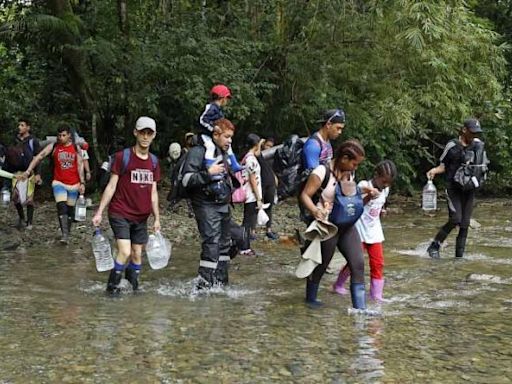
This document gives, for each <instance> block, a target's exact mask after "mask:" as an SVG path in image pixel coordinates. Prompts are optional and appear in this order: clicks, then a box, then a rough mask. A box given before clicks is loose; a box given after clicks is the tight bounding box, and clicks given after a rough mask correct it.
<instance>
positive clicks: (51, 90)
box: [0, 0, 512, 192]
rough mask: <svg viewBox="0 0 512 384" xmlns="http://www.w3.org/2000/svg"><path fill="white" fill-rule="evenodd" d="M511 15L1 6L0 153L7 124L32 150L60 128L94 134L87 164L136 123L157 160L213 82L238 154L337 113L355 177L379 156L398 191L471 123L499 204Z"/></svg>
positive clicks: (471, 6) (66, 2) (171, 4)
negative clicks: (150, 120)
mask: <svg viewBox="0 0 512 384" xmlns="http://www.w3.org/2000/svg"><path fill="white" fill-rule="evenodd" d="M511 12H512V1H484V0H482V1H476V0H475V1H462V0H453V1H440V0H425V1H417V0H388V1H377V0H370V1H361V0H352V1H350V0H345V1H344V0H309V1H308V0H289V1H284V0H251V1H249V0H233V1H228V0H215V1H213V0H202V1H190V0H139V1H127V0H116V1H114V0H47V1H37V0H32V1H26V0H25V1H1V0H0V24H1V29H0V62H1V63H2V65H1V68H0V93H1V95H2V102H1V103H0V127H1V131H0V140H2V141H4V142H8V141H9V138H10V136H11V135H12V133H13V132H14V131H15V127H16V120H17V118H18V117H19V116H29V117H30V118H31V119H32V120H33V126H34V128H35V129H36V134H37V135H38V136H39V137H43V136H45V135H47V134H52V133H54V131H55V126H56V124H57V123H59V122H63V121H64V122H67V123H70V124H71V125H73V126H74V127H76V128H77V129H78V130H79V131H80V132H81V133H82V134H83V135H84V136H86V137H87V138H89V139H91V136H92V130H93V128H94V129H95V130H96V132H97V137H98V143H97V145H96V147H95V148H96V151H95V152H94V153H93V154H92V155H93V156H95V157H99V158H101V157H104V155H105V152H106V148H107V144H106V143H110V142H112V139H113V137H114V136H119V135H121V136H125V137H128V138H129V136H130V134H131V129H132V127H133V123H134V120H135V119H136V118H137V116H139V115H142V114H146V115H149V116H153V117H155V119H156V120H157V122H158V128H159V133H158V140H157V141H156V144H157V148H156V151H157V152H159V153H160V154H161V155H163V154H164V153H165V152H166V148H167V146H168V144H169V143H170V142H171V141H181V138H182V137H183V134H184V133H185V132H187V131H189V130H192V129H194V126H195V121H196V120H197V117H198V115H199V113H200V111H201V109H202V108H203V106H204V103H205V102H206V101H207V93H208V90H209V88H210V87H211V86H212V84H214V83H216V82H223V83H226V84H228V85H229V86H230V87H231V89H232V90H233V92H234V95H235V97H234V99H233V101H232V103H231V104H230V106H229V108H228V109H227V111H226V113H227V115H228V117H229V118H230V119H232V120H233V121H234V122H235V123H236V125H237V129H238V131H237V134H236V139H237V145H238V144H240V143H241V142H243V137H244V136H245V134H246V133H248V132H250V131H255V132H258V133H260V134H262V135H264V136H265V135H272V136H275V137H277V138H278V139H283V138H285V137H286V136H288V135H289V134H290V133H292V132H295V133H299V134H307V133H308V132H311V131H312V130H314V129H315V128H316V125H315V123H314V121H315V120H316V119H317V116H318V113H319V111H320V110H322V109H326V108H333V107H336V106H340V107H342V108H344V109H345V110H346V112H347V116H348V124H347V127H346V130H345V132H344V135H343V137H345V138H347V137H356V138H359V139H360V140H361V141H362V142H363V143H364V145H365V147H366V149H367V152H368V158H369V161H367V162H366V164H365V166H364V167H363V169H362V172H363V173H364V174H365V175H367V174H368V172H369V170H370V169H371V166H372V164H374V163H375V162H376V161H379V160H380V159H382V158H391V159H393V160H394V161H395V162H396V163H397V165H398V167H399V170H400V175H401V177H400V180H399V187H400V188H401V190H402V191H404V192H406V191H410V190H412V189H413V188H415V187H417V186H418V185H419V184H421V183H423V182H424V180H425V177H424V173H425V171H426V170H427V169H428V168H429V167H430V166H431V165H432V164H434V163H435V162H436V158H437V157H438V156H439V154H440V152H441V149H442V147H443V146H444V143H445V142H446V140H447V139H448V138H449V137H452V136H454V135H455V134H456V129H457V128H458V127H459V126H460V123H461V122H462V121H463V120H464V119H465V118H466V117H470V116H476V117H479V118H480V119H481V122H482V126H483V127H484V129H485V132H486V134H485V140H486V142H487V145H488V148H490V150H489V152H490V157H491V160H492V164H493V177H492V180H491V183H489V184H488V186H492V187H493V190H494V191H497V190H499V191H502V192H505V191H507V188H508V189H510V187H508V186H509V185H512V184H511V182H512V171H511V169H512V155H511V153H510V150H509V148H510V142H511V129H510V127H509V125H508V121H509V118H510V113H511V111H510V107H509V98H510V96H509V92H510V82H511V79H512V76H511V73H512V72H511V69H512V67H511V65H510V59H511V58H512V55H511V53H510V51H509V50H508V49H507V48H508V42H509V40H510V39H511V38H512V21H511V20H512V19H511V18H510V17H509V16H510V14H511ZM507 15H508V16H507ZM488 188H489V187H488Z"/></svg>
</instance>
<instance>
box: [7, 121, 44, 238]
mask: <svg viewBox="0 0 512 384" xmlns="http://www.w3.org/2000/svg"><path fill="white" fill-rule="evenodd" d="M30 130H31V123H30V121H29V120H28V119H26V118H20V119H19V120H18V134H17V135H16V137H15V139H14V143H13V145H11V146H10V147H9V148H8V149H7V152H6V159H5V162H6V167H5V168H6V170H7V171H9V172H11V173H20V172H25V171H26V170H27V168H28V166H29V165H30V162H31V161H32V159H33V158H34V156H35V155H37V154H38V153H39V152H40V149H41V148H40V145H39V140H37V139H36V138H35V137H34V136H33V135H32V133H31V132H30ZM41 183H42V180H41V167H40V166H38V167H36V168H35V169H34V173H32V174H30V176H29V177H28V179H27V181H25V182H21V181H19V180H17V179H13V191H12V201H13V203H14V206H15V207H16V211H17V212H18V222H17V224H16V228H18V229H23V228H26V229H28V230H30V229H32V222H33V219H34V192H35V186H36V184H37V185H40V184H41ZM24 206H26V207H27V216H26V218H25V211H24V209H23V207H24Z"/></svg>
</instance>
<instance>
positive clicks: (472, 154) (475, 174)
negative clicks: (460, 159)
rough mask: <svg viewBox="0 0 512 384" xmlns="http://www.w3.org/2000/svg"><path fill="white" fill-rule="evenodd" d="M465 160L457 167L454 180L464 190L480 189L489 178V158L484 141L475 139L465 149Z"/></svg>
mask: <svg viewBox="0 0 512 384" xmlns="http://www.w3.org/2000/svg"><path fill="white" fill-rule="evenodd" d="M464 160H465V162H464V163H463V164H462V165H461V166H460V167H459V168H458V169H457V171H456V172H455V176H454V177H453V180H454V181H455V183H457V184H458V185H459V187H460V188H462V190H464V191H471V190H474V189H478V188H480V187H481V186H482V184H484V183H485V181H486V180H487V174H488V172H489V167H488V166H489V159H488V158H487V153H486V152H485V144H484V142H483V141H481V140H478V139H475V140H473V142H472V143H471V145H469V146H468V147H467V148H466V149H465V150H464Z"/></svg>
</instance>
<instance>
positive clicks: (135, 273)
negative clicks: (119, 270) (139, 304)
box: [124, 266, 140, 291]
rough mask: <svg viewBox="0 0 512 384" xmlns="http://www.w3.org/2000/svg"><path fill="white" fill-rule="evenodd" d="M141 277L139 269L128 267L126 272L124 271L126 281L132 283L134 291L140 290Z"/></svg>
mask: <svg viewBox="0 0 512 384" xmlns="http://www.w3.org/2000/svg"><path fill="white" fill-rule="evenodd" d="M139 275H140V270H139V269H134V268H130V267H129V266H128V267H126V270H125V271H124V277H126V280H128V281H129V282H130V284H131V285H132V288H133V290H134V291H137V290H138V289H139Z"/></svg>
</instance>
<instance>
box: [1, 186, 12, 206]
mask: <svg viewBox="0 0 512 384" xmlns="http://www.w3.org/2000/svg"><path fill="white" fill-rule="evenodd" d="M1 197H2V205H3V206H4V207H7V206H8V205H9V203H10V202H11V192H10V191H9V190H8V189H2V196H1Z"/></svg>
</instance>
